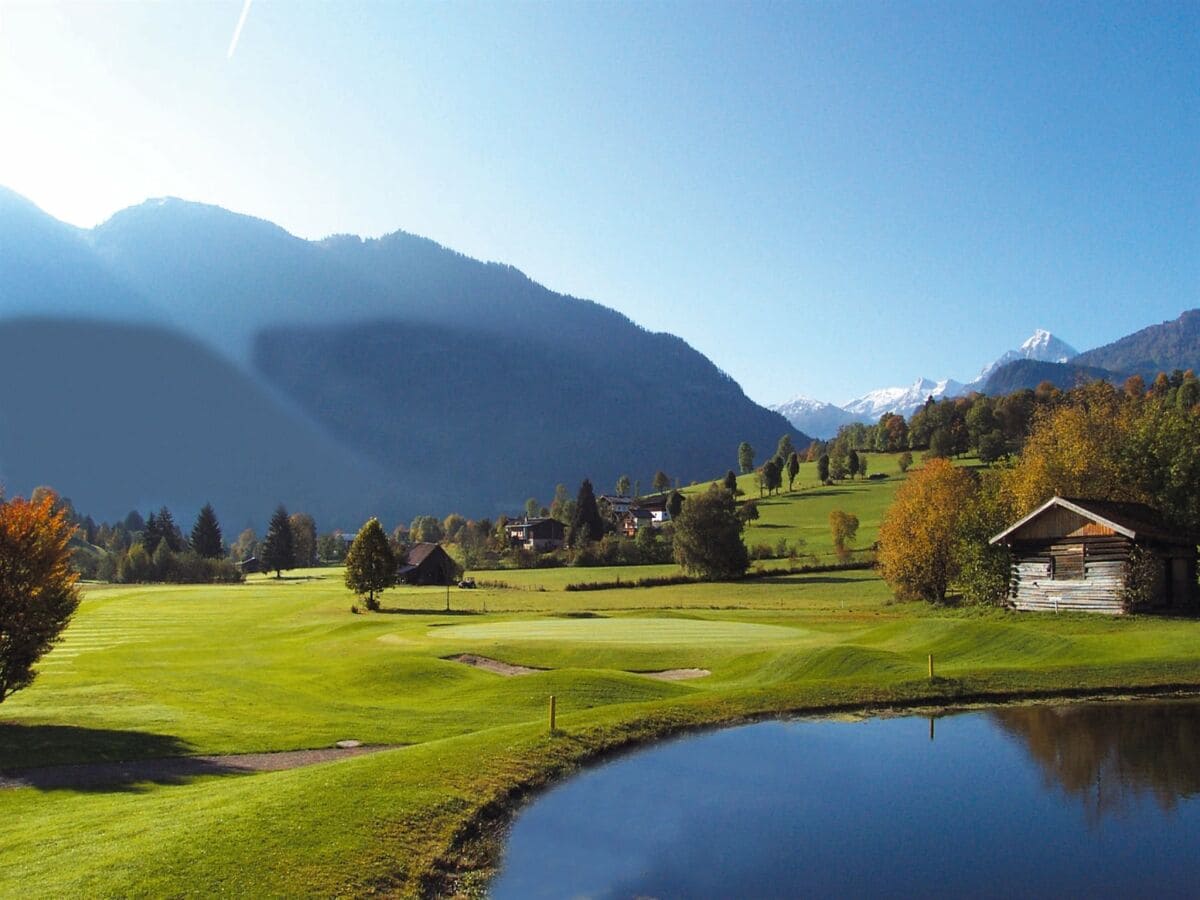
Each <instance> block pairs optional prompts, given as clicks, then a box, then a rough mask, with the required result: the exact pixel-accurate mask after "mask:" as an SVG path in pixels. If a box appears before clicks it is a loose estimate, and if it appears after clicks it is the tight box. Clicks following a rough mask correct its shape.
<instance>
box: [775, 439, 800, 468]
mask: <svg viewBox="0 0 1200 900" xmlns="http://www.w3.org/2000/svg"><path fill="white" fill-rule="evenodd" d="M795 452H796V446H795V444H793V443H792V436H791V435H790V434H785V435H783V436H782V437H781V438H780V439H779V443H778V444H777V445H776V447H775V458H776V459H778V460H781V461H782V462H783V463H784V465H786V464H787V460H788V457H789V456H791V455H792V454H793V453H795Z"/></svg>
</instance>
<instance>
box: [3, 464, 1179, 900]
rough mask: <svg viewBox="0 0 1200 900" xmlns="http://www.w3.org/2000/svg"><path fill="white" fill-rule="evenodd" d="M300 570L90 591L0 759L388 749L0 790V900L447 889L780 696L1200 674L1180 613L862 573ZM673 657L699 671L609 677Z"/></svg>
mask: <svg viewBox="0 0 1200 900" xmlns="http://www.w3.org/2000/svg"><path fill="white" fill-rule="evenodd" d="M878 484H879V483H871V484H870V487H868V490H870V489H871V488H873V487H876V486H877V485H878ZM818 499H819V498H818ZM795 502H796V504H797V505H802V504H804V503H807V502H809V501H808V499H798V500H796V501H795ZM870 502H874V500H871V501H870ZM795 527H796V528H797V529H802V528H804V527H805V525H804V523H803V521H801V520H800V518H799V517H797V519H796V520H795ZM299 574H300V575H301V577H297V578H295V579H291V580H283V581H279V582H276V581H274V580H272V579H267V578H261V577H258V578H254V579H252V580H251V581H250V582H249V583H248V584H245V585H235V586H228V587H133V588H126V587H120V588H118V587H113V588H93V589H89V591H88V595H87V598H86V600H85V601H84V603H83V605H82V607H81V609H80V611H79V613H78V615H77V616H76V619H75V620H74V621H73V622H72V624H71V626H70V627H69V629H68V631H67V634H66V638H65V640H64V641H63V642H62V643H61V644H60V645H59V646H58V647H56V649H55V650H54V651H53V652H52V653H51V654H50V655H49V656H48V657H47V658H46V660H45V662H44V664H43V674H42V676H41V677H40V678H39V679H38V680H37V682H36V683H35V684H34V685H33V686H32V687H31V688H29V689H28V690H26V691H23V692H20V693H18V694H16V695H14V696H13V697H12V698H10V700H9V701H7V702H5V703H4V704H3V706H2V707H0V768H6V767H14V766H24V765H34V764H46V763H52V762H82V761H88V760H96V759H129V758H135V757H139V756H161V755H168V754H174V753H200V752H204V753H226V752H248V751H262V750H287V749H297V748H302V747H319V746H327V745H329V744H331V743H332V742H333V741H335V740H338V739H342V738H357V739H359V740H362V741H366V742H370V743H387V744H396V745H401V746H399V747H398V748H397V749H395V750H390V751H385V752H382V753H378V754H375V755H371V756H365V757H359V758H355V759H347V760H341V761H337V762H333V763H325V764H321V765H317V766H313V767H310V768H306V769H297V770H293V771H288V772H276V773H269V774H257V775H226V776H211V777H204V778H198V779H194V780H190V781H184V782H181V783H142V784H136V785H124V786H119V787H114V788H111V789H104V790H97V789H91V790H86V791H85V790H53V791H41V790H37V789H32V788H28V789H17V790H8V791H3V792H0V895H6V896H7V895H12V894H16V893H20V894H21V895H22V896H24V897H51V896H54V897H58V896H64V895H73V896H78V895H87V896H116V895H121V896H160V895H164V894H166V895H185V894H193V893H200V894H204V895H212V894H217V893H231V894H237V895H243V896H284V895H286V896H330V895H360V894H365V893H372V892H384V893H395V894H400V895H416V894H422V893H430V892H432V891H435V890H438V889H444V888H446V887H447V886H448V885H449V886H451V887H454V888H456V889H460V890H470V889H472V888H473V887H478V886H479V885H480V884H481V883H482V881H481V879H482V878H483V876H484V875H485V874H486V872H487V869H488V866H489V865H490V864H491V862H492V860H491V858H490V856H488V853H487V851H488V850H489V849H491V848H492V846H493V845H491V844H488V843H487V842H486V841H485V842H483V843H478V842H476V841H473V840H471V839H470V838H471V836H472V832H471V831H470V829H469V828H468V827H467V826H468V825H469V823H471V822H473V821H476V820H478V819H479V817H481V816H486V815H487V814H488V813H489V812H494V811H495V810H497V809H500V808H503V807H504V805H505V804H506V803H507V802H508V798H509V797H510V796H511V793H512V791H513V790H514V788H516V787H518V786H522V785H524V786H529V785H538V784H542V783H545V781H546V780H547V779H550V778H552V777H555V776H557V775H560V774H562V773H564V772H567V771H569V770H570V769H571V768H572V767H573V766H575V765H577V764H578V763H579V762H580V761H581V760H583V759H585V758H586V757H588V756H589V755H592V754H594V753H596V752H600V751H603V750H604V749H606V748H613V747H619V746H621V745H623V744H625V743H627V742H630V741H636V740H642V739H646V738H649V737H652V736H654V735H657V734H661V733H665V732H668V731H671V730H675V729H678V728H685V727H693V726H697V725H703V724H707V723H717V722H722V721H730V720H732V719H735V718H737V717H740V716H747V715H758V714H764V713H772V712H778V711H784V710H796V709H805V708H829V707H837V706H847V705H850V706H852V705H861V704H871V703H892V702H930V701H932V702H941V701H947V700H953V699H955V698H961V697H967V696H978V695H997V696H1000V695H1005V694H1011V693H1016V692H1029V691H1057V690H1071V689H1104V688H1127V687H1131V686H1153V685H1163V684H1196V685H1200V659H1198V657H1197V652H1196V651H1197V649H1198V648H1200V623H1197V622H1195V621H1190V620H1179V619H1158V618H1151V617H1133V618H1129V619H1124V620H1110V619H1104V618H1096V617H1086V616H1069V615H1063V616H1057V617H1055V616H1033V615H1026V616H1021V615H1016V614H1012V613H1005V612H1001V611H994V610H937V609H932V608H929V607H926V606H921V605H906V604H904V605H901V604H891V603H889V601H888V595H887V591H886V589H885V587H884V586H883V585H882V583H881V582H879V581H878V580H877V579H876V578H875V577H874V576H873V574H872V573H870V572H847V573H833V574H821V575H807V576H805V575H798V576H787V577H781V578H772V579H763V580H760V581H753V582H746V583H744V584H728V585H680V586H674V587H665V588H656V589H640V590H632V589H631V590H612V591H603V592H596V593H569V592H565V591H562V590H561V589H550V590H544V591H532V590H484V589H480V590H476V591H454V592H452V594H451V602H452V605H453V606H454V607H455V609H456V610H457V609H460V608H461V609H464V610H465V609H467V608H469V609H470V610H475V611H479V610H482V609H483V608H484V607H485V606H486V608H487V609H488V610H489V612H487V613H486V614H485V613H482V612H473V613H469V614H461V613H459V614H456V613H452V614H449V615H448V614H446V613H444V612H442V611H441V608H442V606H443V605H444V603H445V592H444V591H442V590H438V589H420V588H412V589H399V590H394V591H389V592H388V593H387V594H385V596H384V603H385V607H387V608H391V609H401V608H402V609H408V610H417V612H412V613H407V614H396V613H392V614H387V613H384V614H378V615H362V616H353V615H350V613H349V612H348V607H349V603H350V600H351V598H350V597H349V595H348V594H347V592H346V591H345V589H344V588H343V587H342V586H341V582H340V572H337V571H314V572H309V573H299ZM538 574H545V573H538ZM466 652H470V653H476V654H480V655H483V656H491V657H495V658H499V659H503V660H505V661H507V662H512V663H520V664H525V665H529V666H535V667H541V668H545V669H547V671H543V672H538V673H536V674H531V675H525V676H521V677H517V678H504V677H501V676H498V675H494V674H492V673H489V672H484V671H480V670H477V669H473V668H471V667H469V666H465V665H462V664H460V663H457V662H453V661H449V660H447V659H445V658H444V657H448V656H451V655H453V654H458V653H466ZM929 653H932V654H934V656H935V657H936V660H937V666H938V673H939V677H938V679H937V680H935V681H934V682H932V683H931V682H929V681H928V679H927V677H926V671H925V670H926V656H927V654H929ZM677 667H698V668H706V669H709V670H711V671H712V675H710V676H708V677H706V678H702V679H698V680H695V681H688V682H676V683H666V682H659V681H654V680H651V679H647V678H644V677H642V676H639V675H635V674H631V673H632V672H636V671H646V670H653V669H665V668H677ZM550 694H554V695H555V696H556V697H557V698H558V703H559V727H560V729H561V731H560V733H559V734H556V735H553V736H551V735H547V734H546V728H545V714H546V704H547V698H548V696H549V695H550ZM460 869H462V870H465V871H460Z"/></svg>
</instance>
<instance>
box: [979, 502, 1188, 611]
mask: <svg viewBox="0 0 1200 900" xmlns="http://www.w3.org/2000/svg"><path fill="white" fill-rule="evenodd" d="M990 543H992V544H1001V545H1004V546H1006V547H1008V548H1009V550H1010V551H1011V553H1012V578H1011V582H1010V587H1009V599H1010V601H1011V602H1012V605H1013V606H1014V607H1015V608H1016V609H1020V610H1053V611H1055V612H1057V611H1060V610H1062V611H1068V610H1071V611H1087V612H1100V613H1110V614H1114V615H1116V614H1121V613H1125V612H1130V611H1131V610H1130V609H1129V604H1128V600H1129V597H1130V596H1131V594H1132V593H1134V592H1131V590H1130V588H1133V587H1136V586H1135V585H1133V584H1132V583H1131V581H1130V573H1131V572H1133V571H1141V572H1142V573H1143V575H1142V578H1143V579H1144V580H1145V582H1146V590H1145V592H1144V593H1145V594H1146V596H1147V601H1148V602H1147V605H1148V606H1153V607H1180V606H1189V605H1192V604H1194V603H1196V601H1197V596H1196V594H1197V588H1196V539H1195V536H1190V535H1185V534H1182V533H1180V532H1179V531H1178V530H1175V529H1172V528H1170V527H1169V526H1168V525H1166V523H1164V522H1163V518H1162V515H1161V514H1160V513H1158V512H1157V511H1156V510H1153V509H1151V508H1150V507H1148V506H1145V505H1143V504H1140V503H1117V502H1112V501H1106V500H1082V499H1070V498H1067V497H1053V498H1051V499H1050V500H1048V501H1046V502H1045V503H1044V504H1042V505H1041V506H1040V507H1038V508H1037V509H1035V510H1034V511H1033V512H1031V513H1030V514H1029V515H1027V516H1026V517H1025V518H1023V519H1021V520H1020V521H1019V522H1016V523H1014V524H1013V525H1011V526H1010V527H1009V528H1006V529H1005V530H1004V531H1002V532H1000V534H998V535H996V536H995V537H993V538H992V539H991V541H990ZM1135 558H1140V559H1141V560H1142V564H1141V565H1139V566H1132V565H1131V562H1132V561H1133V560H1134V559H1135Z"/></svg>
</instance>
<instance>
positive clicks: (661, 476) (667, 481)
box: [654, 469, 671, 494]
mask: <svg viewBox="0 0 1200 900" xmlns="http://www.w3.org/2000/svg"><path fill="white" fill-rule="evenodd" d="M670 486H671V478H670V476H668V475H667V473H666V472H664V471H663V470H662V469H659V470H658V471H657V472H655V473H654V490H655V491H657V492H658V493H660V494H665V493H666V491H667V488H669V487H670Z"/></svg>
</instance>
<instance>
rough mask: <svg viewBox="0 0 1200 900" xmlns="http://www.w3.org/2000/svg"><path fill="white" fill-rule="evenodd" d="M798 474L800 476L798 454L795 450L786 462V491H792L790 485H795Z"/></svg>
mask: <svg viewBox="0 0 1200 900" xmlns="http://www.w3.org/2000/svg"><path fill="white" fill-rule="evenodd" d="M799 474H800V454H799V453H797V452H796V451H795V450H793V451H792V453H791V455H790V456H789V457H788V460H787V477H788V490H789V491H790V490H791V489H792V485H793V484H795V483H796V476H797V475H799Z"/></svg>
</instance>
